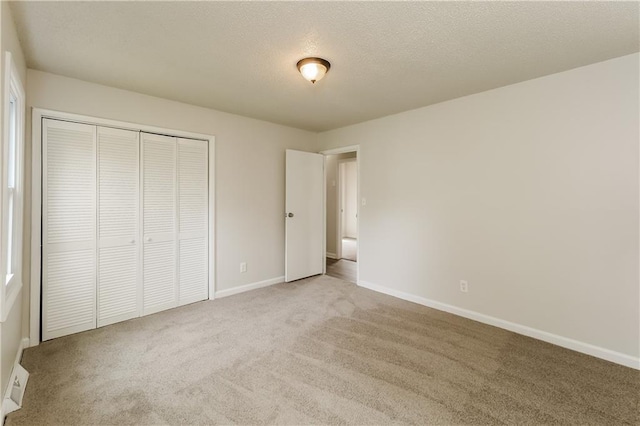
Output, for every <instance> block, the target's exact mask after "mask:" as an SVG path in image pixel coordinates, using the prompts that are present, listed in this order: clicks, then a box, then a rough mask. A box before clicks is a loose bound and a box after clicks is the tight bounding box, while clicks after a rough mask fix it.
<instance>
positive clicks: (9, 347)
mask: <svg viewBox="0 0 640 426" xmlns="http://www.w3.org/2000/svg"><path fill="white" fill-rule="evenodd" d="M0 15H1V17H0V19H1V32H0V45H1V46H2V51H1V52H0V53H1V54H2V61H1V62H2V67H1V70H0V87H1V88H0V93H1V96H0V100H1V101H0V122H2V121H3V117H4V104H5V102H4V99H5V93H4V80H5V55H4V52H7V51H9V52H11V56H12V59H13V62H14V63H15V64H16V68H17V70H18V74H19V75H20V79H21V80H22V84H23V85H25V84H26V74H27V68H26V66H25V62H24V55H23V53H22V48H21V47H20V42H19V41H18V36H17V33H16V29H15V26H14V23H13V17H12V15H11V9H10V8H9V3H8V2H4V1H3V2H2V3H1V6H0ZM25 89H26V88H25ZM0 127H2V126H1V125H0ZM0 134H2V133H1V132H0ZM2 211H3V212H4V208H3V210H2ZM27 263H28V262H27ZM25 269H27V270H28V269H29V268H28V265H26V267H25V268H23V271H24V270H25ZM23 276H24V273H23ZM23 281H24V280H23ZM23 294H24V292H22V294H18V297H17V299H16V302H15V303H14V304H13V307H12V309H11V311H10V312H9V314H8V316H7V320H6V321H5V322H3V323H0V397H4V392H5V390H6V389H7V385H8V383H9V375H10V374H11V369H12V368H13V362H14V360H15V358H16V354H17V352H18V347H19V345H20V340H21V339H22V336H23V334H22V331H23V329H22V309H21V299H22V297H23ZM25 335H26V334H25Z"/></svg>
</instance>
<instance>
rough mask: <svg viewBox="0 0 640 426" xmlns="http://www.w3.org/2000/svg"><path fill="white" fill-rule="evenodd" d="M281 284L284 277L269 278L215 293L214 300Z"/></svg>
mask: <svg viewBox="0 0 640 426" xmlns="http://www.w3.org/2000/svg"><path fill="white" fill-rule="evenodd" d="M282 282H284V276H282V277H275V278H270V279H268V280H264V281H258V282H257V283H251V284H246V285H241V286H239V287H233V288H229V289H226V290H220V291H216V299H217V298H219V297H227V296H233V295H234V294H239V293H244V292H245V291H251V290H255V289H257V288H262V287H268V286H270V285H274V284H280V283H282Z"/></svg>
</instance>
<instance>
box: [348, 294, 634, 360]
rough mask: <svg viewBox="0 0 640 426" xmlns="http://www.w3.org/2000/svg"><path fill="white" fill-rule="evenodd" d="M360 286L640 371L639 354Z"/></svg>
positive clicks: (427, 300)
mask: <svg viewBox="0 0 640 426" xmlns="http://www.w3.org/2000/svg"><path fill="white" fill-rule="evenodd" d="M358 285H359V286H360V287H364V288H367V289H369V290H373V291H377V292H379V293H384V294H387V295H389V296H394V297H397V298H399V299H403V300H407V301H409V302H414V303H417V304H419V305H423V306H428V307H429V308H433V309H437V310H439V311H444V312H449V313H451V314H454V315H458V316H461V317H464V318H469V319H472V320H474V321H478V322H481V323H484V324H489V325H492V326H495V327H499V328H502V329H505V330H509V331H513V332H514V333H518V334H522V335H524V336H528V337H533V338H534V339H538V340H542V341H545V342H547V343H552V344H554V345H558V346H562V347H563V348H567V349H571V350H574V351H576V352H581V353H583V354H587V355H591V356H594V357H596V358H601V359H604V360H607V361H611V362H614V363H616V364H620V365H624V366H626V367H631V368H634V369H636V370H640V357H633V356H631V355H626V354H623V353H620V352H616V351H612V350H610V349H605V348H601V347H599V346H595V345H592V344H589V343H584V342H580V341H578V340H574V339H570V338H568V337H563V336H558V335H557V334H552V333H548V332H546V331H542V330H538V329H535V328H531V327H527V326H526V325H521V324H517V323H514V322H510V321H506V320H503V319H500V318H496V317H492V316H489V315H485V314H481V313H479V312H475V311H470V310H468V309H463V308H459V307H457V306H453V305H448V304H446V303H442V302H438V301H435V300H432V299H427V298H425V297H420V296H416V295H413V294H409V293H404V292H402V291H398V290H394V289H392V288H388V287H384V286H381V285H378V284H373V283H369V282H366V281H359V282H358Z"/></svg>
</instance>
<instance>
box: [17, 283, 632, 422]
mask: <svg viewBox="0 0 640 426" xmlns="http://www.w3.org/2000/svg"><path fill="white" fill-rule="evenodd" d="M23 365H24V366H25V367H26V368H27V369H28V370H29V371H30V373H31V377H30V380H29V383H28V386H27V390H26V394H25V400H24V408H23V409H22V410H20V411H17V412H15V413H12V414H11V415H9V416H8V418H7V424H8V425H10V426H14V425H42V424H54V423H57V424H65V425H73V424H82V425H87V424H213V423H217V424H233V423H235V424H290V425H294V424H296V425H299V424H367V425H371V424H380V425H387V424H420V425H424V424H447V425H451V424H532V425H533V424H594V425H618V424H639V422H640V417H639V416H640V414H639V413H640V411H639V408H640V407H639V406H638V402H639V398H640V372H638V371H635V370H632V369H629V368H625V367H621V366H618V365H615V364H611V363H609V362H606V361H602V360H598V359H596V358H592V357H589V356H586V355H582V354H579V353H576V352H572V351H569V350H566V349H562V348H560V347H557V346H553V345H550V344H546V343H543V342H540V341H537V340H534V339H530V338H527V337H523V336H519V335H517V334H514V333H510V332H508V331H504V330H501V329H498V328H494V327H490V326H487V325H483V324H480V323H477V322H474V321H470V320H466V319H463V318H460V317H456V316H454V315H450V314H446V313H443V312H439V311H436V310H432V309H429V308H426V307H423V306H419V305H416V304H413V303H409V302H405V301H402V300H398V299H395V298H393V297H389V296H385V295H382V294H378V293H374V292H372V291H369V290H366V289H363V288H359V287H356V286H355V285H354V284H350V283H346V282H344V281H341V280H338V279H335V278H331V277H326V276H319V277H315V278H311V279H306V280H301V281H298V282H295V283H290V284H279V285H275V286H272V287H269V288H265V289H261V290H255V291H252V292H248V293H244V294H240V295H236V296H232V297H228V298H224V299H219V300H215V301H210V302H201V303H196V304H193V305H190V306H186V307H182V308H178V309H173V310H171V311H166V312H163V313H159V314H155V315H151V316H148V317H144V318H139V319H136V320H131V321H127V322H124V323H120V324H116V325H113V326H109V327H104V328H100V329H97V330H93V331H89V332H85V333H80V334H76V335H73V336H67V337H63V338H59V339H56V340H53V341H50V342H46V343H43V344H41V345H40V346H38V347H35V348H31V349H27V350H26V351H25V354H24V358H23Z"/></svg>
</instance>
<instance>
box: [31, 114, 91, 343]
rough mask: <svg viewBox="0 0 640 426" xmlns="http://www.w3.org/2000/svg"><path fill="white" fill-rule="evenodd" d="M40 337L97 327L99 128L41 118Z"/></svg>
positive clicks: (46, 338) (55, 335) (50, 336)
mask: <svg viewBox="0 0 640 426" xmlns="http://www.w3.org/2000/svg"><path fill="white" fill-rule="evenodd" d="M42 131H43V138H42V145H43V146H42V158H43V169H42V170H43V173H42V188H43V192H42V293H43V298H42V339H43V340H48V339H52V338H55V337H59V336H64V335H67V334H71V333H77V332H80V331H84V330H88V329H92V328H95V327H96V127H95V126H89V125H85V124H76V123H68V122H63V121H56V120H49V119H44V120H43V121H42Z"/></svg>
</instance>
